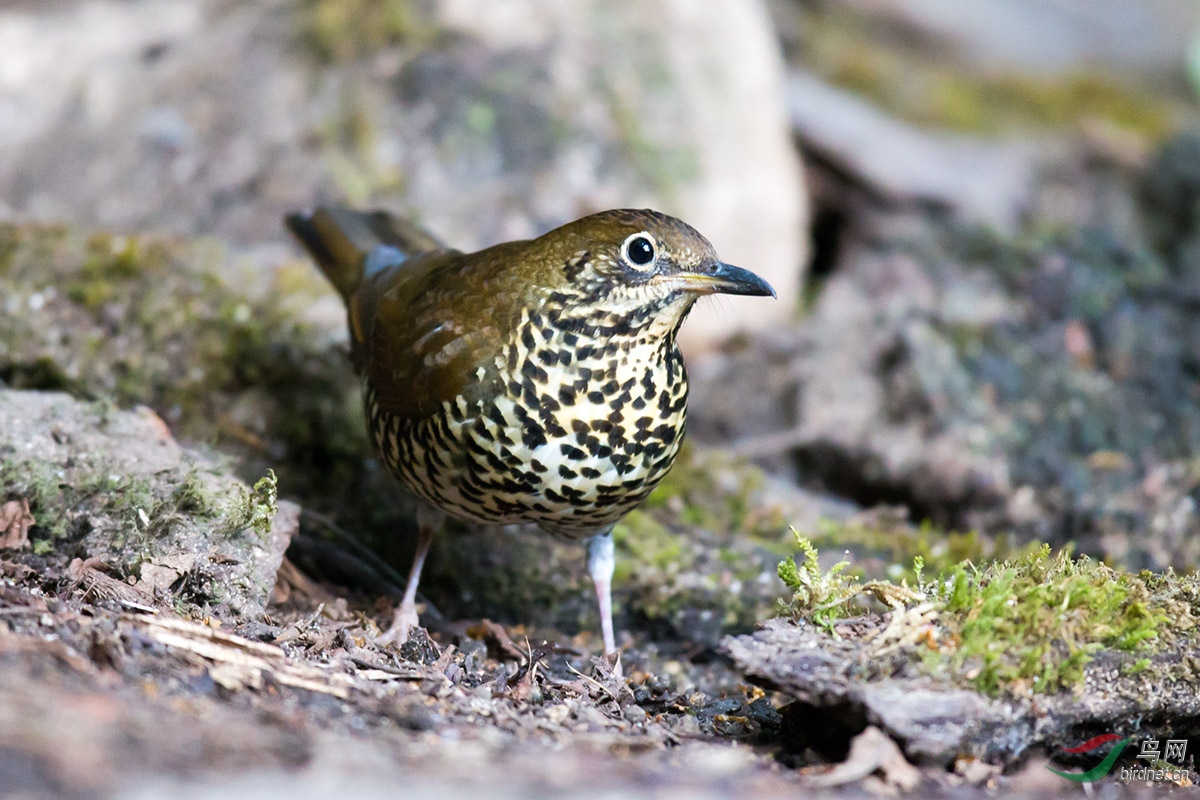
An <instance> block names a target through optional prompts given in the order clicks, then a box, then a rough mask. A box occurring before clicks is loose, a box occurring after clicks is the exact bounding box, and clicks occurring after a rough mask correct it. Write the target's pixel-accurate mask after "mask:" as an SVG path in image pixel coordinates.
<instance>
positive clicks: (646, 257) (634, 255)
mask: <svg viewBox="0 0 1200 800" xmlns="http://www.w3.org/2000/svg"><path fill="white" fill-rule="evenodd" d="M621 258H622V259H623V260H624V261H625V263H626V264H628V265H629V266H631V267H633V268H634V269H638V270H648V269H650V268H651V267H653V266H654V262H655V261H657V260H658V249H657V248H656V247H655V246H654V240H653V239H651V238H650V234H648V233H635V234H633V235H632V236H630V237H629V238H628V239H626V240H625V243H624V244H622V245H621Z"/></svg>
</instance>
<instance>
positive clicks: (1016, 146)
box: [787, 71, 1040, 231]
mask: <svg viewBox="0 0 1200 800" xmlns="http://www.w3.org/2000/svg"><path fill="white" fill-rule="evenodd" d="M787 92H788V112H789V114H790V116H791V121H792V126H793V128H794V129H795V131H796V135H797V136H798V137H799V138H800V140H801V142H803V143H804V145H805V149H806V150H808V151H810V152H811V153H813V154H814V155H815V156H817V157H819V158H820V159H822V160H824V161H826V162H829V164H830V165H832V166H833V167H834V168H835V169H837V170H839V171H841V172H842V173H843V174H844V175H845V176H847V178H848V179H849V180H850V181H851V182H853V183H855V184H857V185H858V187H859V188H860V189H861V190H864V191H866V192H867V193H868V194H870V195H872V196H874V197H875V198H877V199H878V200H882V201H883V202H884V203H886V204H889V205H893V206H894V205H926V206H931V207H933V208H936V209H946V210H949V211H951V212H953V213H955V214H956V215H958V216H959V217H960V218H961V219H964V220H968V221H971V222H981V223H984V224H987V225H992V226H995V227H997V228H1000V229H1002V230H1009V231H1011V230H1013V229H1014V228H1015V226H1016V225H1017V223H1018V222H1019V221H1020V213H1021V211H1022V210H1023V208H1024V206H1025V205H1026V204H1027V203H1028V201H1029V199H1030V196H1031V194H1032V192H1033V187H1034V178H1035V176H1036V172H1037V168H1038V165H1039V160H1040V159H1039V150H1038V148H1036V147H1035V146H1034V145H1032V144H1031V143H1027V142H1021V141H1008V140H991V139H983V138H979V137H972V136H963V135H955V134H949V133H941V132H934V131H924V130H921V129H919V128H916V127H914V126H912V125H909V124H907V123H905V122H901V121H900V120H898V119H895V118H893V117H889V116H888V115H887V114H885V113H883V112H882V111H879V110H878V109H876V108H875V107H874V106H872V105H871V104H870V103H868V102H867V101H865V100H863V99H861V98H859V97H857V96H855V95H854V94H851V93H850V92H847V91H844V90H841V89H837V88H835V87H833V86H830V85H829V84H827V83H825V82H823V81H820V80H818V79H817V78H815V77H813V76H811V75H807V74H805V73H803V72H799V71H793V72H792V73H791V74H790V75H789V76H788V85H787Z"/></svg>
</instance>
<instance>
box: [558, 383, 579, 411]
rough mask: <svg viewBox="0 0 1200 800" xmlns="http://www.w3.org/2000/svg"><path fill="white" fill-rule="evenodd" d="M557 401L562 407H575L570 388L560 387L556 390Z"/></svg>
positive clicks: (573, 394) (573, 391)
mask: <svg viewBox="0 0 1200 800" xmlns="http://www.w3.org/2000/svg"><path fill="white" fill-rule="evenodd" d="M558 401H559V402H560V403H562V404H563V405H564V406H573V405H575V390H574V389H573V388H572V387H570V386H560V387H559V389H558Z"/></svg>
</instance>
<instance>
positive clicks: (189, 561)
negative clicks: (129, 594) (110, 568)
mask: <svg viewBox="0 0 1200 800" xmlns="http://www.w3.org/2000/svg"><path fill="white" fill-rule="evenodd" d="M195 564H196V556H195V555H194V554H193V553H176V554H173V555H166V556H160V557H159V558H155V559H153V560H151V561H146V562H145V563H143V564H142V568H141V572H140V577H139V580H138V582H137V583H136V584H135V585H136V586H137V588H138V589H140V590H141V591H143V592H145V593H146V594H148V595H154V594H155V592H159V591H161V592H166V591H168V590H169V589H170V588H171V586H173V585H174V584H175V582H176V581H177V580H179V579H180V578H182V577H183V576H184V575H186V574H187V573H188V572H189V571H191V569H192V567H193V566H195Z"/></svg>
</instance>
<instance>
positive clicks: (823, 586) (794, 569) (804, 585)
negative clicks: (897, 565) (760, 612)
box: [778, 528, 923, 629]
mask: <svg viewBox="0 0 1200 800" xmlns="http://www.w3.org/2000/svg"><path fill="white" fill-rule="evenodd" d="M792 535H793V536H794V537H796V547H797V548H798V549H799V550H800V552H799V553H798V554H797V555H799V556H801V557H802V558H801V560H800V561H799V562H798V561H797V560H796V556H789V557H788V558H785V559H784V560H783V561H781V562H779V568H778V573H779V579H780V580H782V581H783V583H784V585H785V586H787V588H788V589H789V590H791V592H792V598H791V600H790V601H783V602H781V604H780V611H781V613H782V614H783V615H786V616H790V617H792V618H793V619H800V618H803V619H807V620H809V621H810V622H812V623H814V624H816V625H820V626H821V627H823V628H827V629H832V626H833V623H834V622H835V621H836V620H839V619H845V618H846V617H850V616H854V615H855V614H861V613H862V612H863V611H864V610H865V607H864V606H863V605H862V604H861V603H858V602H856V601H859V600H860V599H863V598H866V597H868V596H869V597H873V598H874V599H875V600H877V601H879V602H881V603H883V604H885V605H887V606H889V607H891V608H897V607H899V606H903V605H904V604H905V603H908V602H913V601H916V600H920V599H921V595H920V594H919V593H918V592H914V591H913V590H912V589H910V588H909V587H908V584H907V583H906V582H904V581H901V582H900V583H899V584H895V583H891V582H890V581H857V580H855V579H854V578H852V577H851V576H850V575H848V574H845V573H846V569H847V568H848V567H849V566H850V562H849V561H846V560H842V561H839V562H837V563H836V564H834V565H833V566H832V567H830V568H829V569H827V570H822V569H821V564H820V554H819V553H818V552H817V548H816V547H815V546H814V545H813V543H812V542H811V541H809V540H808V539H806V538H805V537H804V536H802V535H801V534H800V533H799V532H798V531H797V530H796V529H795V528H792ZM922 566H923V565H922Z"/></svg>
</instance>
